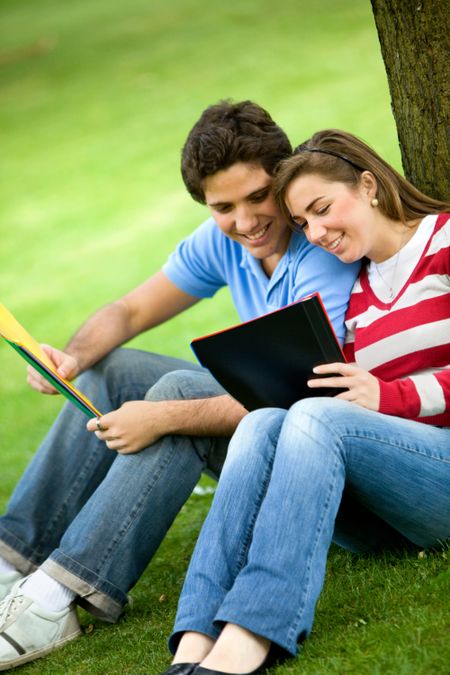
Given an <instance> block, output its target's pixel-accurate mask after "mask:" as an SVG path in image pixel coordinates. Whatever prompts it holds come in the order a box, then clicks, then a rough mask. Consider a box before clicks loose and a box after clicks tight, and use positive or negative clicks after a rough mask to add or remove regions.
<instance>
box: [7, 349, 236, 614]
mask: <svg viewBox="0 0 450 675" xmlns="http://www.w3.org/2000/svg"><path fill="white" fill-rule="evenodd" d="M181 368H182V369H183V370H179V369H181ZM78 386H79V388H80V389H81V391H83V393H85V394H86V395H87V396H88V397H89V398H90V399H91V400H92V401H93V402H94V403H95V405H96V406H97V407H98V409H99V410H101V412H102V413H106V412H108V411H110V410H114V409H116V408H118V407H120V405H122V403H124V402H125V401H129V400H137V399H141V400H142V399H144V397H145V398H147V399H149V400H167V399H180V398H193V399H194V398H204V397H209V396H218V395H222V394H223V393H224V391H223V389H222V388H221V387H219V385H218V384H217V383H216V382H215V380H213V378H212V377H211V376H210V375H209V374H208V373H207V372H206V371H204V370H203V369H201V368H199V367H198V366H196V365H195V364H193V363H189V362H186V361H182V360H179V359H173V358H169V357H164V356H160V355H156V354H150V353H146V352H141V351H138V350H132V349H119V350H116V351H115V352H113V353H112V354H111V355H110V356H108V357H107V358H105V359H104V360H103V361H101V362H100V363H99V364H97V366H95V368H93V369H92V370H89V371H87V372H86V373H85V374H84V375H82V376H81V377H80V379H79V381H78ZM86 422H87V418H86V417H85V415H84V414H83V413H82V412H80V411H79V410H78V409H77V408H76V407H75V406H74V405H72V404H71V403H66V405H65V406H64V407H63V409H62V411H61V413H60V414H59V416H58V418H57V420H56V421H55V424H54V425H53V427H52V428H51V430H50V432H49V434H48V435H47V437H46V438H45V440H44V441H43V443H42V445H41V447H40V448H39V450H38V452H37V454H36V455H35V456H34V458H33V460H32V462H31V464H30V465H29V467H28V468H27V470H26V471H25V473H24V475H23V477H22V479H21V480H20V482H19V484H18V486H17V487H16V489H15V491H14V493H13V495H12V497H11V500H10V503H9V505H8V510H7V513H6V515H4V516H3V517H2V518H0V555H2V556H3V557H4V558H6V559H7V560H9V561H10V562H11V563H12V564H15V565H16V567H17V568H18V569H19V570H20V571H21V572H23V573H29V572H30V571H32V570H33V569H35V567H36V566H38V565H42V569H43V570H44V571H46V572H47V573H48V574H50V575H51V576H52V577H54V578H55V579H57V580H58V581H60V582H61V583H63V584H65V585H66V586H68V587H69V588H71V589H72V590H73V591H75V592H76V593H77V594H78V596H79V599H78V601H79V604H80V605H82V606H83V607H85V608H86V609H88V610H89V611H90V612H92V613H93V614H96V615H98V616H100V617H101V618H103V619H105V620H108V621H115V620H116V619H117V618H118V616H119V615H120V613H121V611H122V608H123V605H124V604H125V603H126V602H127V592H128V591H129V589H130V588H131V587H132V586H133V585H134V584H135V583H136V581H137V580H138V579H139V577H140V576H141V574H142V572H143V571H144V569H145V567H146V566H147V564H148V562H149V561H150V559H151V558H152V556H153V554H154V553H155V551H156V549H157V548H158V546H159V545H160V543H161V541H162V540H163V538H164V536H165V534H166V532H167V530H168V529H169V527H170V525H171V523H172V522H173V520H174V518H175V516H176V514H177V513H178V511H179V510H180V508H181V507H182V506H183V504H184V503H185V501H186V500H187V498H188V497H189V495H190V494H191V492H192V490H193V488H194V487H195V484H196V483H197V481H198V479H199V477H200V475H201V472H202V471H203V470H205V471H207V472H208V473H210V474H211V475H213V476H215V477H218V475H219V473H220V470H221V467H222V464H223V461H224V459H225V454H226V450H227V445H228V439H226V438H207V437H192V438H188V437H184V436H166V437H164V438H161V439H160V440H159V441H158V442H157V443H155V444H153V445H152V446H150V447H148V448H145V449H144V450H142V451H141V452H139V453H137V454H132V455H120V454H117V453H116V452H114V451H112V450H109V449H108V448H107V447H106V445H105V443H104V442H102V441H99V440H98V439H97V437H96V436H95V434H93V433H90V432H88V431H86V428H85V427H86Z"/></svg>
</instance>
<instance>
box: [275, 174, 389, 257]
mask: <svg viewBox="0 0 450 675" xmlns="http://www.w3.org/2000/svg"><path fill="white" fill-rule="evenodd" d="M375 194H376V183H375V179H374V178H373V176H372V175H371V174H368V178H367V176H365V175H364V174H363V175H362V177H361V182H360V185H359V186H357V187H356V188H353V187H352V186H349V185H347V184H346V183H340V182H336V181H329V180H326V179H325V178H322V177H321V176H319V175H318V174H305V175H302V176H299V177H298V178H295V179H294V180H293V181H292V182H291V183H290V185H289V187H288V189H287V191H286V197H285V201H286V206H287V207H288V209H289V212H290V214H291V216H292V219H293V220H294V221H295V222H296V223H297V225H298V226H299V227H300V228H301V229H302V230H303V231H304V233H305V235H306V237H307V238H308V240H309V241H310V242H311V243H312V244H315V245H316V246H321V247H322V248H324V249H325V250H326V251H329V252H330V253H333V255H335V256H337V257H338V258H339V259H340V260H342V261H343V262H346V263H351V262H355V261H356V260H360V259H361V258H363V257H364V256H368V257H371V252H372V251H373V249H374V246H375V242H376V231H377V226H376V222H375V221H376V213H375V212H376V209H374V208H373V207H371V205H370V201H371V199H372V198H373V197H374V196H375Z"/></svg>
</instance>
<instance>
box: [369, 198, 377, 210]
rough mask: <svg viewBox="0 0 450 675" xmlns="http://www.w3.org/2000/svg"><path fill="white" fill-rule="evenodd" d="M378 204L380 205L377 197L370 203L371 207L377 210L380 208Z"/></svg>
mask: <svg viewBox="0 0 450 675" xmlns="http://www.w3.org/2000/svg"><path fill="white" fill-rule="evenodd" d="M378 204H379V202H378V199H377V198H376V197H374V198H373V199H372V201H371V202H370V206H373V207H374V208H375V207H376V206H378Z"/></svg>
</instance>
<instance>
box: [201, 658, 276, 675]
mask: <svg viewBox="0 0 450 675" xmlns="http://www.w3.org/2000/svg"><path fill="white" fill-rule="evenodd" d="M266 668H267V661H264V663H263V664H262V665H260V666H259V667H258V668H257V669H256V670H252V671H251V673H242V675H256V673H262V672H263V671H264V670H265V669H266ZM193 675H235V673H226V672H225V671H223V670H210V669H209V668H203V666H197V668H196V669H195V670H194V672H193Z"/></svg>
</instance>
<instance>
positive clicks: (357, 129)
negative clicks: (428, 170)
mask: <svg viewBox="0 0 450 675" xmlns="http://www.w3.org/2000/svg"><path fill="white" fill-rule="evenodd" d="M225 97H232V98H234V99H243V98H250V99H254V100H256V101H258V102H259V103H261V104H262V105H264V106H266V107H267V108H268V109H269V110H270V111H271V113H272V114H273V116H274V118H275V119H276V120H277V121H278V122H279V123H280V124H281V125H282V126H283V127H284V128H285V129H286V131H287V132H288V133H289V135H290V137H291V139H292V141H293V142H294V143H298V142H300V141H301V140H303V139H305V138H306V137H307V136H308V135H310V134H311V133H312V132H313V131H315V130H317V129H319V128H324V127H326V126H334V127H341V128H345V129H348V130H349V131H352V132H354V133H356V134H358V135H360V136H362V137H363V138H365V139H366V140H367V141H368V142H369V143H371V144H373V145H374V146H375V147H376V148H377V149H378V150H379V151H380V152H381V153H382V154H383V155H384V156H385V157H386V158H387V159H388V160H390V161H392V162H393V163H394V164H395V165H396V166H397V167H398V168H400V159H399V157H400V155H399V150H398V144H397V137H396V130H395V124H394V120H393V118H392V115H391V112H390V102H389V95H388V87H387V81H386V76H385V71H384V67H383V63H382V59H381V55H380V50H379V45H378V40H377V35H376V31H375V27H374V22H373V18H372V15H371V8H370V3H369V2H368V0H367V2H366V1H361V0H340V1H339V2H336V1H335V0H333V1H332V0H317V1H316V2H306V1H304V0H303V1H302V0H284V2H280V3H277V4H275V3H274V2H273V0H241V1H240V2H239V3H238V2H236V3H225V2H223V1H219V0H210V1H209V2H208V3H202V2H199V1H198V0H171V2H167V1H163V0H152V2H149V1H148V0H147V1H144V0H128V1H127V2H121V3H112V2H110V1H107V0H89V2H88V1H87V0H72V2H56V0H1V1H0V141H1V146H0V147H1V159H0V236H1V238H0V242H1V243H0V300H1V302H3V303H4V304H6V306H8V307H9V308H10V309H11V310H12V311H14V312H15V314H16V315H17V317H18V318H19V319H20V320H21V321H22V322H23V323H24V324H25V325H26V326H27V327H28V328H29V330H30V331H31V332H32V333H33V334H34V335H35V336H36V338H37V339H39V340H40V341H43V342H50V343H52V344H54V345H55V346H63V345H64V343H65V342H66V340H67V338H68V337H69V335H70V334H71V333H72V332H73V331H74V330H75V329H76V328H77V326H78V325H79V323H80V322H81V321H82V320H83V319H84V318H86V316H87V315H88V314H89V313H92V312H93V311H94V310H95V309H96V308H97V307H98V306H99V305H101V304H103V303H106V302H109V301H110V300H112V299H114V298H116V297H118V296H120V295H121V294H123V293H124V292H125V291H127V290H128V289H129V288H131V287H133V286H135V285H136V284H138V283H139V282H141V281H142V280H144V279H145V278H146V277H147V276H148V275H149V274H150V273H152V272H153V271H154V270H156V269H158V268H159V266H160V265H161V264H162V263H163V262H164V260H165V259H166V257H167V255H168V254H169V252H170V251H171V250H172V249H173V247H174V245H175V243H176V242H177V241H178V240H179V239H180V238H181V237H182V236H183V235H185V234H186V233H188V232H189V231H191V230H192V228H193V227H194V226H195V225H196V224H197V223H198V222H200V220H201V219H203V218H204V217H205V216H206V213H205V210H204V209H203V208H202V207H201V206H199V205H198V204H194V203H193V202H192V201H191V200H190V198H189V196H188V195H187V194H186V192H185V190H184V188H183V185H182V183H181V180H180V177H179V154H180V147H181V145H182V143H183V141H184V138H185V136H186V134H187V133H188V131H189V129H190V127H191V126H192V124H193V123H194V122H195V120H196V119H197V118H198V116H199V114H200V112H201V111H202V109H203V108H204V107H205V106H206V105H209V104H210V103H213V102H215V101H217V100H218V99H220V98H225ZM234 320H235V313H234V310H233V308H232V306H231V303H230V300H229V298H228V296H227V294H226V292H221V293H219V294H218V297H216V298H215V299H213V300H211V301H205V302H204V303H201V304H200V305H199V306H197V307H196V308H194V309H193V310H191V311H189V312H188V313H186V314H185V315H183V316H181V317H178V318H177V319H175V320H173V321H172V322H170V323H169V324H167V325H166V326H163V327H161V328H159V329H157V330H155V331H152V332H151V333H150V334H148V335H145V336H141V337H140V338H138V339H136V340H135V341H134V345H135V346H139V347H141V348H145V349H153V350H155V351H164V352H166V353H170V354H174V355H179V356H182V357H186V358H192V357H191V353H190V350H189V347H188V344H189V341H190V339H191V338H192V337H195V336H197V335H199V334H202V333H204V332H206V331H210V330H213V329H215V328H219V327H222V326H224V325H227V324H229V323H231V322H232V321H234ZM0 365H1V378H0V501H1V505H2V506H3V505H5V503H6V501H7V498H8V496H9V495H10V493H11V490H12V489H13V486H14V484H15V482H16V480H17V479H18V477H19V475H20V474H21V472H22V470H23V468H24V467H25V465H26V464H27V462H28V461H29V459H30V458H31V456H32V454H33V452H34V450H35V448H36V446H37V444H38V442H39V440H40V439H41V438H42V436H43V435H44V433H45V431H46V429H47V428H48V426H49V425H50V423H51V421H52V420H53V418H54V416H55V414H56V412H57V411H58V409H59V407H60V405H61V403H60V401H59V400H58V399H55V398H48V397H41V396H39V395H38V394H36V393H34V392H32V391H31V390H29V389H28V388H27V386H26V384H25V381H24V366H23V364H22V363H21V362H20V359H19V358H18V357H17V355H16V354H15V353H14V352H13V350H11V349H10V348H9V347H8V346H7V345H5V344H1V345H0ZM203 483H204V484H209V483H208V481H207V480H206V479H203ZM209 503H210V497H199V496H196V495H193V496H192V497H191V499H190V500H189V502H188V503H187V504H186V506H185V508H184V509H183V511H182V512H181V514H180V516H179V518H178V519H177V521H176V523H175V524H174V526H173V528H172V529H171V531H170V533H169V535H168V537H167V539H166V541H165V542H164V544H163V546H162V547H161V549H160V551H159V552H158V554H157V556H156V558H155V560H154V561H153V563H152V564H151V565H150V566H149V568H148V570H147V571H146V573H145V575H144V576H143V578H142V579H141V581H140V582H139V583H138V585H137V586H136V588H135V589H134V590H133V596H134V607H133V608H132V609H131V608H130V609H129V610H128V611H127V612H126V614H125V617H124V618H123V620H121V621H120V622H119V623H118V624H117V625H116V626H109V625H106V624H102V623H101V622H98V621H95V620H93V619H92V618H91V617H90V616H89V615H88V614H82V623H83V626H84V628H85V630H86V634H85V635H84V637H83V639H80V640H77V641H76V642H75V643H73V644H72V645H71V646H69V647H67V648H66V649H64V650H62V651H60V652H59V653H55V654H54V655H52V656H51V657H49V658H47V659H45V661H44V660H42V661H38V662H36V663H34V664H30V665H29V666H26V667H24V668H23V669H22V671H21V672H24V673H25V672H26V673H28V672H29V673H32V672H40V673H70V674H76V673H84V674H89V675H91V674H97V673H98V674H100V673H108V674H111V675H112V674H115V673H130V674H134V673H141V672H142V673H150V674H151V675H153V674H154V673H158V672H159V671H160V670H163V669H164V666H165V665H166V664H167V663H168V661H169V658H168V653H167V650H166V639H167V636H168V634H169V632H170V627H171V623H172V620H173V617H174V613H175V608H176V601H177V596H178V593H179V590H180V587H181V583H182V580H183V575H184V572H185V570H186V567H187V563H188V560H189V556H190V552H191V550H192V546H193V543H194V541H195V538H196V536H197V533H198V530H199V527H200V524H201V522H202V521H203V519H204V517H205V514H206V512H207V509H208V506H209ZM446 569H448V560H447V559H446V558H444V557H443V556H442V554H441V553H433V554H429V555H428V556H427V557H426V558H423V559H418V558H417V557H416V556H413V555H404V556H390V557H387V556H386V557H382V558H372V557H369V558H368V557H363V558H356V557H354V556H352V555H350V554H348V553H345V552H342V551H339V550H338V549H333V550H332V552H331V556H330V563H329V569H328V575H327V582H326V585H325V589H324V593H323V595H322V597H321V600H320V604H319V607H318V612H317V618H316V622H315V625H314V631H313V634H312V636H311V638H310V640H309V641H308V642H307V643H306V645H305V647H304V649H303V650H302V655H301V656H300V658H299V659H298V660H295V661H292V662H290V663H289V664H286V665H284V666H281V667H279V668H278V669H277V670H276V672H277V673H280V674H282V673H300V672H301V673H315V674H318V673H320V674H328V673H339V674H343V673H355V675H356V674H358V675H359V674H360V673H371V674H378V673H380V674H381V673H383V674H384V673H392V674H394V673H395V674H397V673H401V674H414V675H417V674H419V673H427V674H429V673H446V672H448V663H449V662H450V653H449V640H448V633H449V623H448V614H449V602H448V586H449V579H448V576H447V577H445V575H444V572H445V570H446Z"/></svg>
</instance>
